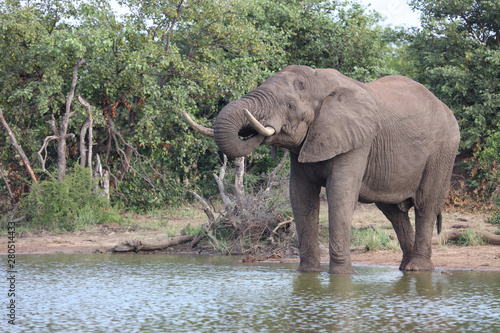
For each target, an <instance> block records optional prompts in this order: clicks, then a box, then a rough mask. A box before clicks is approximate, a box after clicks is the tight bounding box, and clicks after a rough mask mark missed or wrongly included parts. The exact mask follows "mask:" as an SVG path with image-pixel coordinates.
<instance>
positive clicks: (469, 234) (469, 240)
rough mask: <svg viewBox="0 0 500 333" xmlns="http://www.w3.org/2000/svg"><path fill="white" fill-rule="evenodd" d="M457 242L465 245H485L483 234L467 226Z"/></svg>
mask: <svg viewBox="0 0 500 333" xmlns="http://www.w3.org/2000/svg"><path fill="white" fill-rule="evenodd" d="M457 244H458V245H465V246H481V245H484V241H483V239H482V238H481V236H480V235H478V234H477V232H475V231H474V230H473V229H471V228H467V229H465V231H464V232H462V234H461V235H460V237H459V238H458V239H457Z"/></svg>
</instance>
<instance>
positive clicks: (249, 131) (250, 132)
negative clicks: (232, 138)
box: [238, 125, 260, 141]
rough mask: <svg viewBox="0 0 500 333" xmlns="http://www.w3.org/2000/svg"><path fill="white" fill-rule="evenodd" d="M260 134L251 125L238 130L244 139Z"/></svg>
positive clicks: (239, 135)
mask: <svg viewBox="0 0 500 333" xmlns="http://www.w3.org/2000/svg"><path fill="white" fill-rule="evenodd" d="M258 135H260V134H259V132H257V131H256V130H255V129H254V128H253V127H252V126H251V125H248V126H244V127H242V128H241V129H240V130H239V131H238V137H239V139H240V140H242V141H246V140H249V139H251V138H253V137H256V136H258Z"/></svg>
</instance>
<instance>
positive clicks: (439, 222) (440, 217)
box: [436, 212, 443, 235]
mask: <svg viewBox="0 0 500 333" xmlns="http://www.w3.org/2000/svg"><path fill="white" fill-rule="evenodd" d="M436 226H437V232H438V235H439V234H440V233H441V229H442V227H443V214H441V212H439V214H438V215H437V221H436Z"/></svg>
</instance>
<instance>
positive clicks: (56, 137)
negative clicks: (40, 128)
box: [37, 135, 59, 175]
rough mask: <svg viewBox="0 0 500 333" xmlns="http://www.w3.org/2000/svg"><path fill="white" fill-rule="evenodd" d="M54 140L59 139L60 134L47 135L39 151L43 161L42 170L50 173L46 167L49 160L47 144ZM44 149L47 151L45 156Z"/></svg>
mask: <svg viewBox="0 0 500 333" xmlns="http://www.w3.org/2000/svg"><path fill="white" fill-rule="evenodd" d="M52 140H59V136H56V135H51V136H47V137H45V140H43V145H42V148H40V150H39V151H38V152H37V154H38V158H40V162H41V163H42V170H43V172H45V173H48V171H47V169H45V163H46V162H47V145H48V144H49V142H50V141H52ZM42 151H44V152H45V156H42ZM49 175H50V174H49Z"/></svg>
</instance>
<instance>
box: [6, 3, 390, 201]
mask: <svg viewBox="0 0 500 333" xmlns="http://www.w3.org/2000/svg"><path fill="white" fill-rule="evenodd" d="M119 3H120V4H121V5H122V6H124V7H125V8H127V9H128V10H129V12H128V13H127V14H125V15H122V16H119V15H117V14H116V13H115V12H113V9H112V7H111V5H110V1H109V0H88V1H71V2H70V1H63V0H33V1H15V0H6V1H4V2H2V3H0V53H1V54H2V58H1V59H0V106H1V107H2V109H3V110H4V114H5V117H6V120H7V122H8V123H9V124H10V126H11V127H12V129H13V131H14V133H15V135H16V137H17V139H18V141H19V143H20V144H21V145H22V146H23V148H24V150H25V151H26V154H27V156H28V158H29V160H30V161H31V163H32V164H34V167H35V168H36V167H37V165H36V163H37V161H38V157H37V154H36V152H37V151H38V150H39V149H40V147H41V145H42V143H43V141H44V139H45V137H46V136H48V135H52V134H53V133H52V130H51V128H50V126H48V125H47V121H49V120H50V119H51V118H52V117H54V118H55V119H56V122H59V121H60V118H61V116H62V114H63V113H64V109H65V104H66V100H67V97H68V92H69V86H70V82H71V78H72V74H73V69H74V66H75V63H76V61H77V60H78V59H80V58H82V57H83V58H84V59H85V60H86V62H85V64H84V65H83V66H82V68H81V69H80V71H79V73H78V81H77V82H78V83H77V86H76V93H78V94H80V95H81V96H82V97H83V98H84V99H85V100H86V101H87V102H89V103H90V104H91V105H92V106H93V107H92V113H93V121H94V127H93V135H94V152H98V153H99V154H101V155H100V156H101V157H102V159H103V164H104V166H105V168H107V169H108V171H110V172H111V175H112V176H111V180H112V184H113V185H114V186H115V190H116V191H115V192H114V193H115V195H114V197H113V201H114V202H122V203H123V205H125V206H132V207H133V208H134V209H136V210H147V209H150V208H160V207H162V206H165V205H171V204H175V203H177V202H179V201H180V200H183V199H184V191H185V189H190V188H196V189H197V190H201V191H199V192H201V194H203V195H204V196H210V195H212V194H214V193H215V191H214V187H213V186H212V185H211V184H212V175H211V172H213V170H216V169H217V168H218V165H220V162H219V156H218V153H217V147H216V146H215V143H214V142H213V140H212V139H210V138H204V137H201V136H199V135H198V134H195V133H194V132H193V131H192V130H191V129H190V128H189V127H188V125H187V124H186V123H185V122H184V120H183V119H182V117H181V112H182V111H187V112H189V113H190V114H191V115H192V116H194V117H195V118H197V119H198V120H199V121H200V122H201V123H202V124H206V125H208V126H210V125H211V124H212V123H213V120H214V118H215V116H216V114H217V113H218V111H219V110H220V109H221V108H222V107H223V106H224V105H225V104H227V103H228V102H229V101H231V100H234V99H236V98H239V97H240V96H242V95H243V94H245V93H247V92H249V91H251V90H252V89H254V88H255V87H257V86H258V85H259V84H260V83H262V82H263V81H264V80H265V79H266V78H267V77H269V76H270V75H272V74H273V73H275V72H276V71H278V70H280V69H281V68H283V67H284V66H286V65H289V64H304V65H310V66H313V67H332V68H336V69H338V70H340V71H342V72H344V73H345V74H347V75H350V76H352V77H354V78H356V79H359V80H364V81H366V80H371V79H374V78H377V77H379V76H381V75H384V74H387V73H394V72H395V71H394V68H392V69H391V68H390V67H388V66H386V63H387V62H388V61H387V59H388V57H390V56H391V55H392V51H391V45H390V42H391V40H392V32H391V31H389V30H387V29H382V28H381V27H379V26H378V22H379V20H380V17H379V15H378V14H376V13H373V12H366V11H365V9H364V8H363V7H361V6H360V5H358V4H356V3H354V2H340V1H324V0H286V1H280V2H276V1H271V0H257V1H246V0H216V1H206V0H193V1H179V0H155V1H143V0H120V1H119ZM72 111H75V113H74V115H73V116H72V117H71V119H70V124H69V129H68V133H74V134H76V139H68V151H67V160H68V166H69V167H71V166H73V165H75V164H77V163H78V158H79V152H78V144H79V141H78V134H79V133H80V128H81V126H82V124H83V122H84V120H85V118H86V115H85V112H84V109H83V108H82V107H81V106H80V105H79V104H78V103H77V102H76V101H75V102H73V104H72ZM112 127H114V128H115V129H116V131H117V133H119V134H120V135H121V137H118V136H117V135H114V134H112V133H111V128H112ZM55 143H56V141H53V142H52V143H51V144H50V145H49V147H48V155H49V158H48V160H47V163H48V165H49V166H50V165H51V164H54V163H55V160H56V157H57V156H56V149H55V147H56V144H55ZM0 147H1V149H0V162H1V163H2V165H6V166H7V165H8V166H9V170H8V171H9V172H10V173H13V174H14V173H15V174H16V175H15V176H16V177H17V176H19V178H22V177H23V175H22V174H20V175H18V173H21V172H23V171H19V170H14V168H13V167H12V165H15V164H17V163H18V161H17V159H16V157H15V156H16V153H15V151H14V150H13V149H12V148H11V146H10V144H9V141H8V138H6V136H0ZM131 150H134V151H135V152H134V153H133V154H132V159H131V161H128V163H125V162H124V156H125V155H126V154H128V153H129V152H130V151H131ZM263 156H266V158H262V157H263ZM268 156H269V149H268V148H260V149H259V150H258V151H257V152H255V153H254V156H251V157H250V158H251V159H252V161H254V162H252V164H251V168H250V170H251V172H253V173H255V174H257V175H259V174H266V173H267V172H268V170H269V169H271V168H273V167H274V166H275V165H276V162H274V161H272V160H271V159H270V158H269V157H268ZM260 159H261V160H260ZM148 160H149V162H150V163H147V161H148ZM128 164H130V166H131V168H128V171H125V170H126V169H127V168H126V167H125V166H126V165H128ZM124 165H125V166H124ZM21 170H22V169H21ZM134 170H135V171H134ZM39 176H40V177H41V179H42V180H43V179H44V178H45V177H46V176H45V175H44V174H39ZM49 180H50V179H49Z"/></svg>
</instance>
